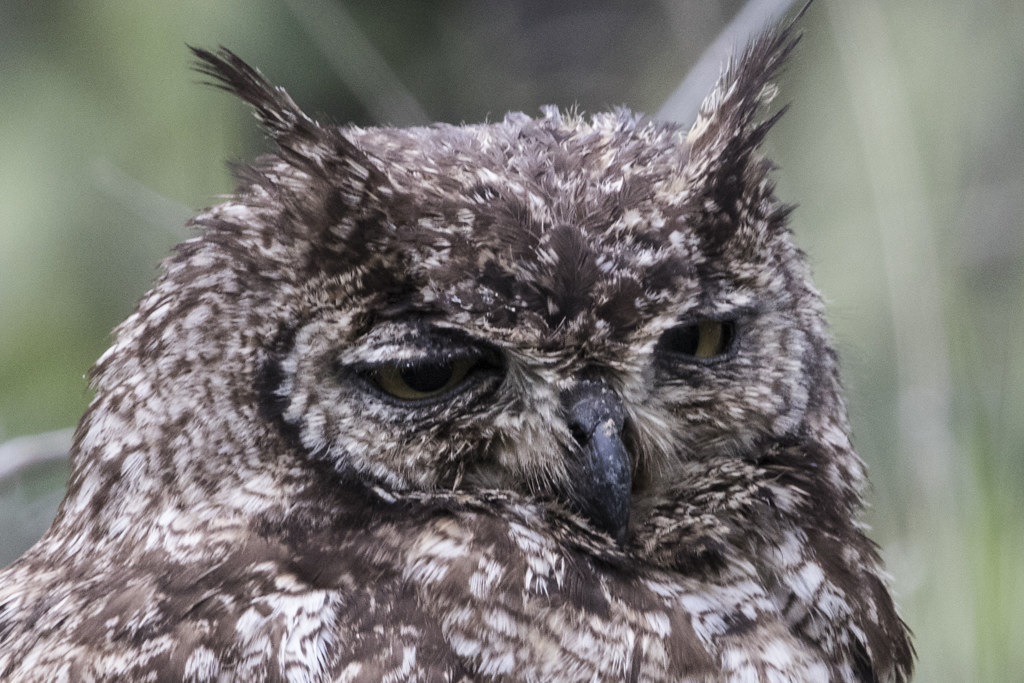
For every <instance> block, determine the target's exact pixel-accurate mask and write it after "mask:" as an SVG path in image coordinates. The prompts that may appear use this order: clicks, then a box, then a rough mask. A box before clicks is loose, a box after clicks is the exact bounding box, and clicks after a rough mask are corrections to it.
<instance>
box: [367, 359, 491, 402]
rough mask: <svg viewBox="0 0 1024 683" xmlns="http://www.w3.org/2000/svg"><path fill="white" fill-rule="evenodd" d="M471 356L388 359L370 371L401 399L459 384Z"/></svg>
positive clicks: (380, 384) (472, 364)
mask: <svg viewBox="0 0 1024 683" xmlns="http://www.w3.org/2000/svg"><path fill="white" fill-rule="evenodd" d="M477 361H478V359H477V358H475V357H473V356H459V357H455V358H445V359H439V360H434V359H431V360H411V361H401V362H396V363H389V364H387V365H383V366H381V367H380V368H378V369H377V370H376V371H375V372H374V373H373V375H372V378H373V381H374V383H375V384H376V385H377V387H378V388H380V390H381V391H383V392H384V393H386V394H388V395H389V396H393V397H394V398H398V399H401V400H403V401H417V400H421V399H425V398H433V397H435V396H440V395H441V394H444V393H445V392H447V391H449V390H451V389H454V388H455V387H457V386H459V385H460V384H461V383H462V382H463V381H464V380H465V379H466V376H467V375H469V373H470V371H471V370H473V368H474V367H476V365H477Z"/></svg>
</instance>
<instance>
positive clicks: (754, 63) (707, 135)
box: [686, 3, 810, 150]
mask: <svg viewBox="0 0 1024 683" xmlns="http://www.w3.org/2000/svg"><path fill="white" fill-rule="evenodd" d="M808 5H810V3H808V4H807V5H805V6H804V8H803V9H801V10H800V12H799V13H798V14H797V15H796V17H794V18H793V19H791V20H790V21H788V22H787V23H785V24H776V25H775V26H772V27H770V28H768V29H766V30H765V31H764V32H762V33H761V34H760V35H759V36H757V37H756V38H754V39H753V40H752V41H751V42H750V43H748V44H747V46H746V49H744V50H743V52H742V53H741V54H740V55H739V57H733V58H732V59H730V60H729V63H728V65H727V66H726V68H725V71H724V72H723V73H722V76H721V77H720V78H719V80H718V83H717V85H716V86H715V89H714V90H712V91H711V93H710V94H709V95H708V96H707V97H706V98H705V99H704V102H703V103H702V104H701V106H700V111H699V113H698V114H697V120H696V121H695V122H694V124H693V126H692V127H691V128H690V131H689V133H688V134H687V136H686V139H687V142H688V143H689V144H690V146H691V147H698V148H709V147H725V146H731V147H733V149H747V150H751V149H752V148H754V147H756V146H757V145H758V144H759V143H760V142H761V140H762V139H763V138H764V136H765V134H766V133H767V132H768V129H769V128H771V126H772V124H773V123H775V121H776V120H777V119H778V117H779V116H780V115H781V113H782V112H781V111H780V112H778V113H777V114H775V115H774V116H772V117H771V118H769V119H768V120H766V121H762V122H757V120H756V119H757V115H758V113H759V112H760V110H761V108H762V107H764V106H765V105H767V104H768V103H770V102H771V101H772V99H774V98H775V96H776V94H777V93H778V89H777V88H776V86H775V83H774V80H775V78H776V76H777V75H778V72H779V69H780V68H781V67H782V65H783V64H784V63H785V62H786V58H787V57H788V56H789V54H790V53H791V52H792V51H793V48H795V47H796V44H797V43H798V42H800V34H798V33H795V26H796V23H797V21H799V19H800V17H802V16H803V14H804V12H805V11H806V10H807V6H808Z"/></svg>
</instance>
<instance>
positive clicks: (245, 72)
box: [188, 45, 319, 142]
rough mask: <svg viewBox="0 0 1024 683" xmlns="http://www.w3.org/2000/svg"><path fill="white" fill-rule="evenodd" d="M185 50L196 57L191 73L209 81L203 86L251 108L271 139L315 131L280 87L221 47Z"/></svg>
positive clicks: (302, 135) (301, 135) (279, 139)
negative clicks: (221, 91)
mask: <svg viewBox="0 0 1024 683" xmlns="http://www.w3.org/2000/svg"><path fill="white" fill-rule="evenodd" d="M188 48H189V49H190V50H191V51H192V54H194V55H195V56H196V64H195V70H196V71H198V72H199V73H201V74H202V75H204V76H207V77H209V78H210V79H211V80H210V81H207V83H208V84H209V85H212V86H213V87H215V88H220V89H221V90H226V91H227V92H230V93H232V94H234V95H236V96H238V97H240V98H241V99H242V100H243V101H245V102H248V103H249V104H250V105H252V106H253V107H254V108H255V109H256V116H257V118H259V120H260V122H261V123H262V124H263V126H264V127H265V128H266V129H267V132H268V133H269V134H270V136H271V137H273V138H274V139H276V140H278V141H279V142H280V141H282V139H284V138H288V137H293V136H299V137H307V136H309V135H310V134H312V133H314V131H316V129H317V128H319V126H318V125H317V123H316V122H315V121H313V120H312V119H311V118H309V117H308V116H306V114H304V113H303V111H302V110H301V109H299V106H298V105H297V104H295V101H294V100H292V98H291V97H289V95H288V93H287V92H285V90H284V88H280V87H277V86H273V85H270V83H268V82H267V80H266V79H265V78H263V76H262V74H260V72H259V71H257V70H256V69H254V68H253V67H251V66H249V65H248V64H246V63H245V61H243V60H242V58H241V57H239V56H238V55H236V54H235V53H234V52H232V51H231V50H229V49H227V48H225V47H221V48H219V49H218V50H217V51H216V52H210V51H209V50H204V49H202V48H198V47H192V46H191V45H189V46H188Z"/></svg>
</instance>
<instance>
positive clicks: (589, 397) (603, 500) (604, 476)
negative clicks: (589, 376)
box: [563, 380, 633, 545]
mask: <svg viewBox="0 0 1024 683" xmlns="http://www.w3.org/2000/svg"><path fill="white" fill-rule="evenodd" d="M563 400H564V402H565V405H566V409H567V416H566V417H567V418H568V424H569V429H570V431H571V432H572V434H573V437H575V439H576V441H577V442H578V443H579V445H580V461H579V470H577V471H576V472H575V473H574V474H576V477H575V481H573V482H572V483H571V484H570V486H571V488H572V491H571V492H570V493H569V500H570V502H571V503H572V506H573V507H574V508H575V509H576V511H577V512H579V513H580V514H581V515H583V516H584V517H586V518H587V519H589V520H590V521H591V522H593V524H594V525H595V526H596V527H597V528H598V529H600V530H601V531H604V532H605V533H607V534H608V535H609V536H611V537H612V538H613V539H615V541H616V543H618V544H619V545H622V544H623V543H624V542H625V540H626V534H627V532H628V531H629V492H630V489H631V488H632V478H633V477H632V472H631V465H630V459H629V453H628V452H627V451H626V446H625V444H623V443H622V428H623V424H624V423H625V410H624V409H623V407H622V402H621V401H620V400H619V398H618V396H616V395H615V393H614V392H612V391H611V390H610V389H609V388H608V387H606V386H605V385H604V383H602V382H595V381H591V380H586V381H582V382H580V383H579V384H577V385H576V386H575V387H573V388H572V389H571V390H569V391H568V392H567V393H566V395H565V396H564V398H563Z"/></svg>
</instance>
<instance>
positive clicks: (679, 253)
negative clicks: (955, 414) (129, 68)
mask: <svg viewBox="0 0 1024 683" xmlns="http://www.w3.org/2000/svg"><path fill="white" fill-rule="evenodd" d="M794 43H795V39H794V37H793V36H792V35H791V33H790V31H789V30H782V31H777V32H770V33H767V34H765V35H764V36H763V37H761V38H760V39H758V40H756V41H755V42H753V43H752V44H751V45H750V46H749V47H748V48H747V49H746V51H745V52H744V53H743V54H742V55H741V56H740V57H739V58H738V59H737V60H735V61H734V62H733V63H732V64H731V65H730V66H729V67H728V68H727V69H726V70H725V72H724V74H723V76H722V78H721V81H720V82H719V84H718V86H717V87H716V88H715V90H714V91H713V92H712V93H711V95H710V96H709V97H708V98H707V99H706V101H705V102H704V104H703V106H702V108H701V110H700V114H699V117H698V120H697V121H696V123H694V124H693V125H692V127H690V128H683V127H680V126H678V125H676V124H674V123H667V122H659V121H654V120H651V119H649V118H646V117H643V116H640V115H637V114H634V113H631V112H629V111H627V110H624V109H622V110H616V111H613V112H610V113H603V114H596V115H593V116H589V117H584V116H582V115H579V114H577V113H572V112H564V111H559V110H557V109H555V108H546V109H544V110H543V112H542V115H541V116H540V117H538V118H531V117H529V116H526V115H523V114H510V115H508V116H506V117H505V118H504V120H502V121H501V122H498V123H488V124H479V125H464V126H450V125H443V124H438V125H434V126H430V127H423V128H408V129H398V128H387V127H380V128H358V127H354V126H340V127H339V126H331V125H325V124H321V123H318V122H316V121H314V120H313V119H311V118H310V117H308V116H307V115H306V114H304V113H303V112H302V111H301V110H300V109H299V108H298V107H297V106H296V104H295V103H294V102H293V101H292V100H291V98H290V97H289V96H288V95H287V94H286V93H285V91H284V90H282V89H280V88H276V87H273V86H271V85H269V84H268V83H267V82H266V81H265V80H264V79H263V78H262V77H261V76H260V75H259V74H258V72H256V71H255V70H254V69H252V68H251V67H249V66H248V65H246V64H245V63H244V62H242V61H241V60H240V59H239V58H238V57H237V56H235V55H234V54H233V53H231V52H229V51H227V50H220V51H219V52H217V53H211V52H207V51H204V50H199V49H196V50H195V54H196V55H197V57H198V59H199V63H200V70H201V71H202V72H203V73H204V74H206V75H207V76H209V77H211V78H212V79H213V80H214V82H215V83H216V84H218V85H219V86H220V87H222V88H224V89H226V90H229V91H231V92H233V93H235V94H236V95H238V96H239V97H241V98H242V99H243V100H245V101H246V102H248V103H249V104H250V105H252V106H253V107H254V109H255V112H256V114H257V116H258V118H259V120H260V121H261V122H262V125H263V126H264V128H265V130H266V132H267V133H268V135H269V137H270V138H271V139H272V141H273V144H274V150H273V151H272V152H271V153H270V154H268V155H266V156H264V157H262V158H260V159H259V160H257V161H256V162H255V163H254V164H253V165H251V166H247V167H245V168H243V169H241V170H240V171H239V173H238V177H239V185H238V189H237V191H236V193H235V194H234V195H233V196H232V197H231V198H229V199H228V200H227V201H226V202H224V203H222V204H220V205H218V206H215V207H213V208H211V209H208V210H206V211H205V212H203V213H202V214H201V215H199V216H198V217H197V218H196V219H195V221H194V223H195V225H196V226H198V227H199V228H200V229H201V233H200V234H199V235H198V236H197V237H195V238H193V239H191V240H189V241H187V242H185V243H184V244H182V245H180V246H179V247H178V249H177V253H176V254H175V255H174V256H173V257H171V258H170V259H168V260H167V261H166V263H165V266H164V274H163V276H162V278H161V279H160V281H159V282H158V283H157V285H156V287H155V288H154V289H153V290H152V291H151V292H150V293H149V294H148V295H147V296H146V297H145V298H144V299H143V301H142V302H141V304H140V307H139V310H138V311H137V312H136V313H135V314H134V315H133V316H132V317H131V318H129V319H128V320H127V321H126V322H125V323H124V324H123V325H122V326H121V328H120V329H119V331H118V337H117V341H116V343H115V345H114V346H113V348H112V349H111V350H110V351H109V352H108V353H107V354H106V355H105V356H104V357H103V358H102V359H101V360H100V362H99V363H98V365H97V369H96V371H95V383H96V386H97V389H98V394H97V398H96V400H95V402H94V405H93V406H92V408H91V410H90V412H89V414H87V416H86V418H85V419H84V420H83V423H82V426H81V428H80V431H79V435H78V439H79V447H78V449H77V450H78V452H79V453H90V452H91V453H93V455H91V456H88V457H87V456H83V455H78V456H76V457H77V462H76V472H75V475H74V478H73V480H72V486H71V494H70V495H69V498H68V501H66V502H65V507H66V508H67V509H68V510H69V511H75V510H84V509H85V508H86V507H89V506H92V507H95V508H98V509H99V512H98V513H97V514H99V515H100V516H101V517H102V516H104V515H106V516H108V517H109V519H110V524H114V525H116V520H117V519H125V518H127V517H128V516H129V513H130V512H131V511H132V510H136V509H138V508H139V507H140V506H143V505H146V504H150V505H151V504H153V501H159V503H160V504H162V505H164V506H165V507H167V508H168V509H170V508H171V507H174V506H177V507H178V508H180V507H182V506H195V505H200V506H202V505H207V506H208V505H221V506H229V507H233V508H234V509H237V510H250V509H252V508H256V507H259V506H261V505H266V504H268V503H267V502H266V500H267V497H266V496H260V495H258V492H259V491H260V490H263V489H266V488H267V487H269V486H270V485H271V484H270V482H273V486H275V487H280V486H284V485H285V484H284V483H283V482H290V484H288V485H291V486H295V487H300V488H301V486H303V485H304V482H305V481H307V480H308V479H309V476H310V475H309V473H310V472H311V471H316V472H317V473H318V474H317V475H316V476H318V477H321V476H323V477H327V478H329V479H331V480H332V481H333V480H339V481H345V482H358V483H360V484H363V485H367V486H372V487H378V488H380V489H381V490H387V491H392V492H432V491H483V490H491V491H493V490H497V491H503V492H508V493H510V494H512V495H516V496H520V497H521V499H522V500H524V501H530V502H532V503H537V504H540V505H545V506H550V507H552V508H553V509H559V510H562V509H564V510H566V511H568V513H570V514H575V515H577V516H578V517H579V518H580V519H582V520H584V522H585V523H586V524H587V525H589V526H590V527H591V528H593V529H594V530H595V531H596V532H597V533H598V534H604V535H606V536H607V537H608V538H611V539H613V540H614V541H616V542H617V543H619V544H628V543H630V542H632V541H631V539H634V535H635V534H633V531H635V530H639V529H642V528H644V525H645V523H646V521H645V520H647V519H648V517H649V516H650V515H651V514H654V512H653V511H655V510H656V509H657V507H658V505H659V504H660V502H661V501H664V500H665V499H666V498H667V497H670V496H674V495H676V494H674V493H672V492H678V491H679V490H681V489H684V488H685V487H686V486H687V482H690V481H692V480H693V479H694V478H695V477H705V478H706V476H707V475H706V473H707V472H708V471H709V468H710V467H712V463H715V464H714V467H721V466H722V465H721V463H730V462H734V463H755V464H756V463H758V462H760V461H761V460H762V459H764V458H766V457H770V456H771V454H773V453H778V452H779V450H780V449H785V448H788V447H789V446H792V445H793V444H801V445H802V446H801V451H800V452H801V453H804V454H806V453H808V452H813V453H816V454H817V456H815V459H814V463H813V467H807V468H805V469H806V472H807V473H808V474H807V475H806V476H807V480H808V482H805V485H804V486H803V490H806V489H807V488H808V487H809V486H812V485H817V483H820V485H821V486H822V487H824V488H825V489H827V490H828V491H829V496H828V497H829V498H830V499H832V500H834V501H838V502H835V503H834V504H836V505H840V504H844V503H842V501H846V502H848V503H851V501H852V502H855V501H856V500H857V495H858V489H859V487H860V486H861V483H862V480H863V473H862V472H861V466H860V461H859V460H858V459H857V457H856V456H855V455H854V454H853V452H852V450H851V449H850V447H849V442H848V439H847V431H848V430H847V427H846V418H845V415H844V407H843V404H842V400H841V398H840V393H839V387H838V382H837V377H836V369H835V360H834V354H833V352H832V350H831V346H830V342H829V340H828V337H827V333H826V331H825V328H824V324H823V318H822V312H821V305H820V302H819V297H818V295H817V294H816V292H815V291H814V289H813V287H812V286H811V285H810V283H809V279H808V273H807V267H806V265H805V262H804V259H803V257H802V255H801V253H800V252H799V250H798V249H797V248H796V247H795V246H794V245H793V243H792V241H791V239H790V234H789V231H788V229H787V226H786V221H787V216H788V214H789V213H790V207H789V206H787V205H786V204H784V203H782V202H780V201H779V200H778V199H776V197H775V195H774V186H773V182H772V180H771V177H770V171H771V170H772V164H771V163H770V162H769V161H768V160H766V159H765V158H763V157H762V156H761V154H760V152H759V150H758V146H759V144H760V143H761V141H762V140H763V138H764V137H765V134H766V133H767V132H768V130H769V128H770V127H771V125H772V123H773V122H774V121H775V120H776V119H777V117H778V115H779V114H781V111H780V112H779V113H776V114H775V115H772V116H765V115H763V114H762V112H763V110H764V109H765V107H766V106H767V104H768V103H769V101H770V100H771V99H772V96H773V94H774V87H773V85H772V79H773V77H774V76H775V74H776V72H777V70H778V68H779V66H780V64H781V63H782V62H783V60H784V58H785V57H786V55H787V53H788V52H789V51H790V50H791V48H792V47H793V44H794ZM128 423H130V424H131V425H132V428H131V429H127V428H125V426H126V425H127V424H128ZM126 434H132V435H139V434H142V435H144V436H145V437H146V438H142V437H138V436H132V437H126V436H124V435H126ZM143 442H145V443H143ZM151 443H161V444H164V446H163V447H161V448H159V449H153V448H146V447H145V444H151ZM807 457H810V456H807ZM97 490H102V491H104V494H103V504H102V505H97V503H96V495H95V494H96V491H97ZM144 501H148V503H147V502H144ZM213 501H216V502H213ZM851 504H852V503H851ZM67 517H68V518H72V519H73V518H74V515H67ZM634 540H635V539H634Z"/></svg>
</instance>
